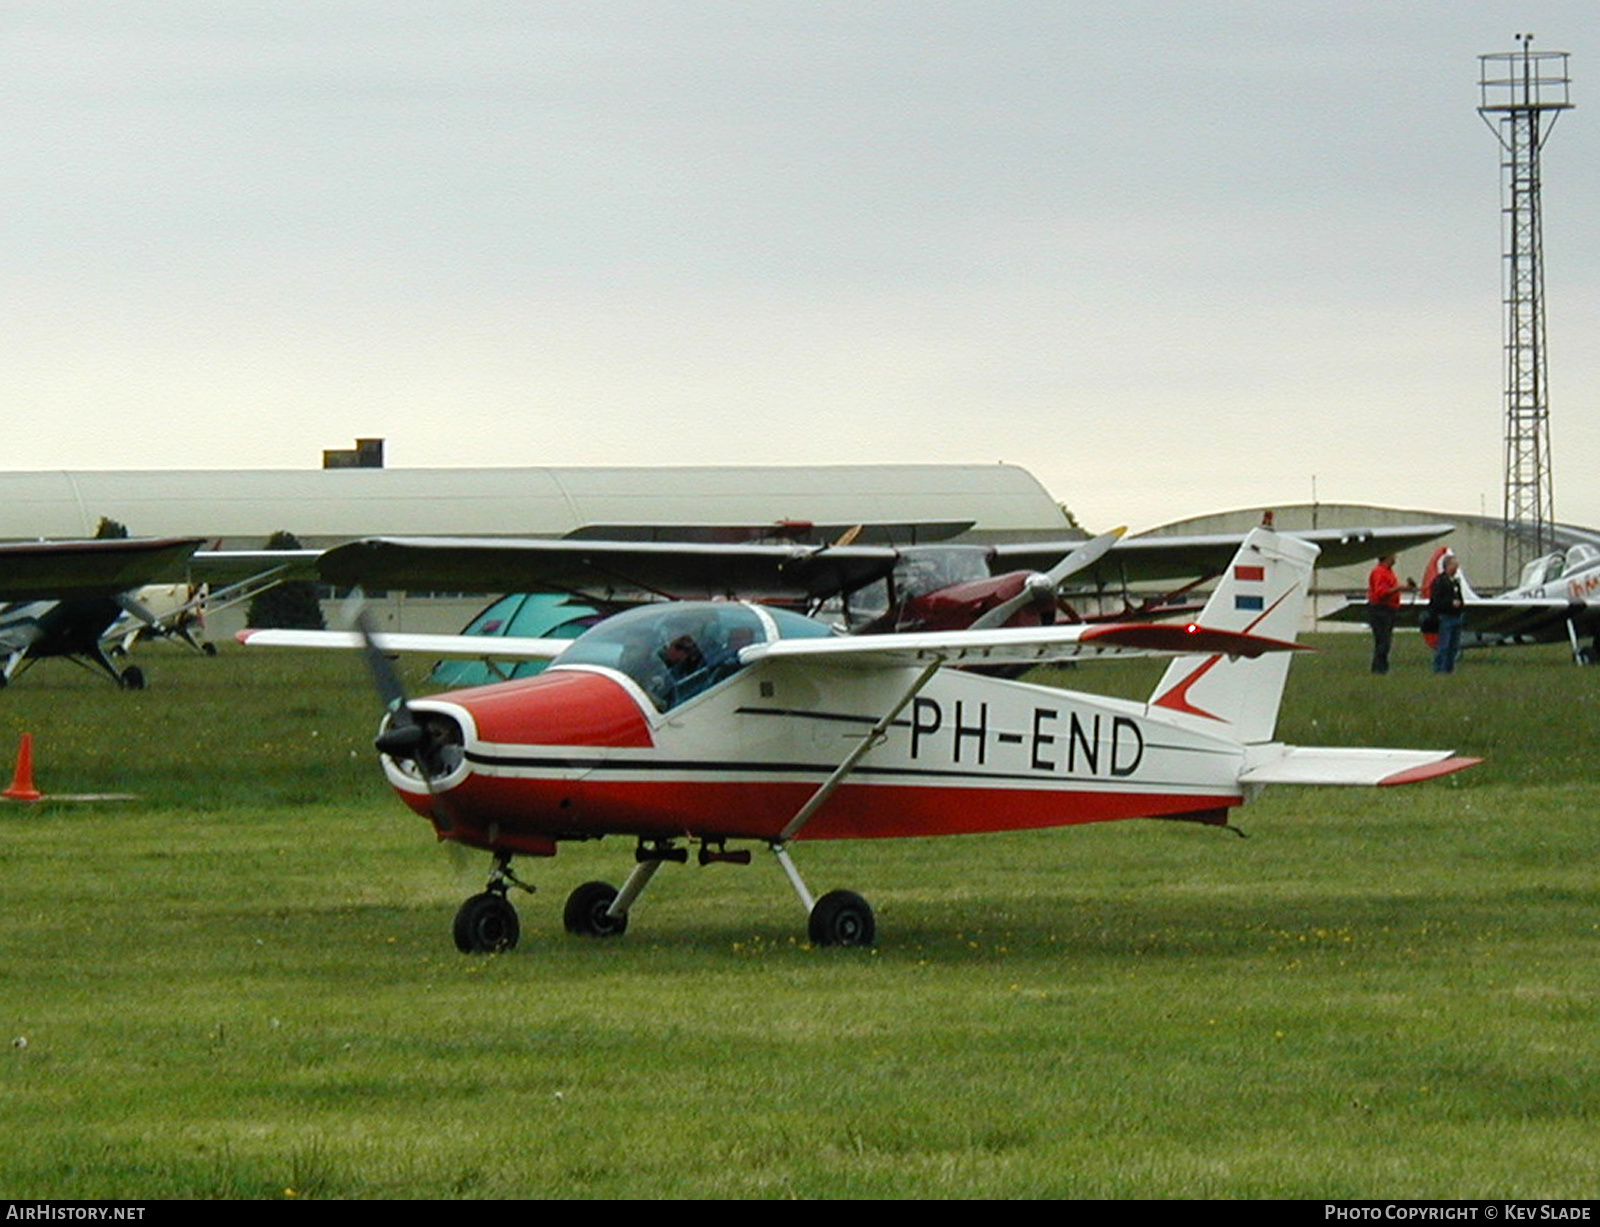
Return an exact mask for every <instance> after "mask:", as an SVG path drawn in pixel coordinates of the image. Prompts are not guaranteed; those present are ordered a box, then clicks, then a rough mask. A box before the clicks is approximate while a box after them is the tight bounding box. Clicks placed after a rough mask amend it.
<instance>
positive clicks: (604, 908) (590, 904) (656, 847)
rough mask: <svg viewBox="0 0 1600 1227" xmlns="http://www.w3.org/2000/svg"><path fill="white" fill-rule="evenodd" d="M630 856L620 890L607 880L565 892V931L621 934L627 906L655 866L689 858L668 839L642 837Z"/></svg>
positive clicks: (637, 895)
mask: <svg viewBox="0 0 1600 1227" xmlns="http://www.w3.org/2000/svg"><path fill="white" fill-rule="evenodd" d="M633 859H634V860H635V861H636V862H637V863H636V864H635V865H634V867H633V872H632V873H630V874H629V875H628V880H627V881H626V882H624V883H623V884H622V889H621V890H620V891H619V890H618V889H617V888H616V887H615V886H613V885H611V883H609V882H585V883H584V884H583V885H582V886H580V887H578V889H577V890H575V891H573V892H572V893H571V894H570V895H568V896H567V909H566V912H565V913H564V914H563V916H562V919H563V921H564V922H565V924H566V926H567V932H568V933H578V934H581V935H582V936H584V937H621V936H622V935H623V934H624V933H626V932H627V930H628V909H629V908H631V907H632V906H633V904H634V901H635V900H636V899H638V897H639V896H640V895H642V894H644V888H645V887H646V886H648V885H650V879H651V878H653V877H655V876H656V870H658V869H660V868H661V866H662V865H663V864H664V863H665V862H667V861H677V862H678V863H679V864H682V863H683V862H684V861H686V860H688V859H689V853H688V851H687V850H686V849H684V848H680V847H678V846H677V845H675V844H674V843H673V842H672V841H671V840H669V839H658V840H652V841H648V842H647V841H645V840H643V839H641V840H640V841H639V847H638V848H637V849H636V850H635V852H634V854H633Z"/></svg>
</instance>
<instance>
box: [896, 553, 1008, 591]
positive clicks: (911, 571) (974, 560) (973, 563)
mask: <svg viewBox="0 0 1600 1227" xmlns="http://www.w3.org/2000/svg"><path fill="white" fill-rule="evenodd" d="M988 578H989V551H988V550H986V549H984V548H983V547H982V546H981V545H934V546H918V547H916V548H913V549H907V550H903V551H902V552H901V554H900V557H899V558H898V559H896V560H895V564H894V586H895V591H896V593H898V594H899V596H900V597H901V598H905V597H915V596H925V595H927V594H928V593H930V592H934V591H936V590H938V589H940V588H948V587H950V586H951V585H952V584H968V583H972V582H973V581H974V580H980V579H988Z"/></svg>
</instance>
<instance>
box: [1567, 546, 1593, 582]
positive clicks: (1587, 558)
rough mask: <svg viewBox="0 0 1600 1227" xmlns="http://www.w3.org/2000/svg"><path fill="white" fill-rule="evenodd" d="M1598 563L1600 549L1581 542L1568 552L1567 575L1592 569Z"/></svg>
mask: <svg viewBox="0 0 1600 1227" xmlns="http://www.w3.org/2000/svg"><path fill="white" fill-rule="evenodd" d="M1597 561H1600V549H1596V548H1595V547H1594V546H1592V545H1587V544H1584V543H1582V542H1580V543H1579V544H1577V545H1575V546H1573V547H1572V548H1571V549H1570V550H1568V551H1567V570H1566V574H1568V575H1571V574H1572V573H1573V572H1574V571H1581V570H1583V569H1584V568H1585V567H1592V566H1594V564H1595V563H1596V562H1597Z"/></svg>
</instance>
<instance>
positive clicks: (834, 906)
mask: <svg viewBox="0 0 1600 1227" xmlns="http://www.w3.org/2000/svg"><path fill="white" fill-rule="evenodd" d="M810 932H811V942H812V944H813V945H816V946H870V945H872V943H873V942H874V941H875V940H876V939H877V936H878V922H877V921H876V920H875V919H874V918H873V915H872V908H871V906H870V905H869V904H868V903H867V901H866V900H865V899H863V898H862V897H861V896H860V895H858V894H856V893H855V892H854V891H848V890H832V891H829V892H828V893H827V894H825V895H823V896H822V898H820V899H818V900H817V902H816V905H815V906H814V907H813V908H812V909H811V923H810Z"/></svg>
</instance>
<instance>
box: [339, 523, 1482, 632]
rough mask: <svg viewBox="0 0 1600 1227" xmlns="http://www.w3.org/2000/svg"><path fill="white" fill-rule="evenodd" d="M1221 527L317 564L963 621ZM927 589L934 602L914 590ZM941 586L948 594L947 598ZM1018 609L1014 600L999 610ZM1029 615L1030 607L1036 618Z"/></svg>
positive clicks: (463, 582) (1357, 532) (852, 620)
mask: <svg viewBox="0 0 1600 1227" xmlns="http://www.w3.org/2000/svg"><path fill="white" fill-rule="evenodd" d="M1450 528H1451V526H1450V525H1448V524H1424V525H1409V526H1398V527H1388V528H1363V529H1321V530H1311V531H1307V532H1296V533H1294V534H1286V535H1293V536H1294V537H1297V538H1299V539H1302V540H1306V541H1309V542H1310V543H1312V544H1314V545H1317V546H1318V547H1319V548H1321V550H1322V562H1323V564H1324V565H1332V566H1343V565H1347V564H1349V563H1353V562H1361V561H1364V560H1366V559H1369V558H1376V557H1377V556H1378V555H1379V554H1382V553H1391V552H1395V551H1398V550H1403V549H1406V548H1408V547H1410V546H1413V545H1418V544H1421V543H1422V542H1425V541H1430V540H1432V539H1433V538H1435V537H1438V536H1442V535H1443V534H1445V533H1447V532H1449V531H1450ZM1239 542H1240V537H1239V536H1237V535H1230V534H1217V535H1211V536H1189V537H1139V538H1133V539H1129V538H1127V537H1122V536H1120V530H1119V532H1118V533H1113V534H1106V535H1105V536H1103V537H1099V538H1096V539H1095V540H1094V541H1093V542H1084V541H1050V542H1020V543H1008V544H1001V545H993V546H984V545H951V544H948V543H938V544H933V545H915V546H898V547H897V546H893V545H886V544H861V543H859V542H855V541H844V542H836V543H834V544H821V545H802V544H792V543H790V544H778V543H773V544H761V543H751V542H719V543H711V542H701V541H693V542H667V541H632V540H630V541H602V540H587V539H580V540H573V539H560V540H556V539H551V540H513V539H503V538H481V537H474V538H457V537H372V538H367V539H365V540H361V541H353V542H350V543H348V544H345V545H341V546H336V547H335V548H333V549H331V550H329V551H328V552H327V553H326V554H324V555H322V557H321V558H320V559H319V560H318V562H317V569H318V572H319V573H320V574H321V576H322V578H323V579H324V580H326V581H327V582H328V583H331V584H334V585H337V586H340V587H346V588H353V587H356V586H359V585H365V586H367V587H369V588H372V587H379V588H422V589H444V590H450V591H457V592H565V593H568V594H570V595H572V596H573V597H575V598H577V599H578V600H581V601H584V602H586V603H588V604H590V605H592V606H594V607H596V608H600V609H607V608H616V607H617V606H619V605H626V604H634V603H638V602H640V601H646V600H662V599H670V600H691V599H715V598H727V597H732V598H737V599H741V600H752V601H761V602H764V603H780V604H790V605H793V606H794V607H796V608H801V609H805V610H808V611H810V610H815V609H817V608H818V607H820V606H821V605H822V604H823V603H824V602H830V601H836V602H838V604H839V610H840V619H841V621H843V622H844V623H845V624H846V625H848V626H849V627H851V628H852V629H859V628H862V627H873V628H876V629H893V630H941V629H956V628H960V627H965V626H970V625H972V622H973V620H974V619H976V618H978V617H981V616H982V615H983V614H984V613H986V612H987V611H988V610H990V609H992V608H994V607H995V606H997V605H1000V604H1002V603H1005V602H1012V601H1015V600H1016V598H1017V597H1018V596H1019V595H1020V594H1021V592H1022V590H1023V588H1024V587H1027V588H1028V589H1029V593H1028V597H1027V599H1025V600H1024V601H1023V602H1021V605H1027V606H1033V607H1035V608H1040V607H1042V606H1048V605H1049V604H1051V603H1052V602H1053V596H1054V594H1053V593H1051V592H1049V591H1047V585H1045V584H1044V583H1043V580H1042V577H1044V576H1046V575H1050V574H1051V573H1052V572H1055V571H1057V569H1058V568H1061V567H1063V566H1065V567H1066V568H1067V570H1066V571H1065V572H1064V573H1059V574H1058V583H1059V582H1060V581H1062V580H1065V579H1068V578H1070V580H1071V584H1070V587H1071V589H1072V591H1073V592H1084V593H1089V594H1095V593H1101V594H1106V595H1109V596H1112V597H1114V598H1123V597H1124V595H1125V594H1126V592H1127V589H1128V587H1129V585H1133V584H1141V583H1148V582H1152V581H1162V580H1170V579H1181V580H1197V579H1203V578H1210V577H1212V576H1216V575H1219V574H1221V572H1222V570H1223V568H1224V567H1226V566H1227V564H1228V560H1229V559H1230V558H1231V557H1232V556H1233V553H1234V551H1235V550H1237V549H1238V548H1239ZM936 593H937V594H939V595H938V597H936V598H935V599H933V600H928V599H926V598H928V597H930V596H931V595H933V594H936ZM946 597H950V598H951V599H949V600H946V599H945V598H946ZM1018 612H1020V606H1017V605H1014V606H1013V607H1012V609H1011V615H1015V614H1017V613H1018ZM1040 620H1042V618H1041V619H1040Z"/></svg>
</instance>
